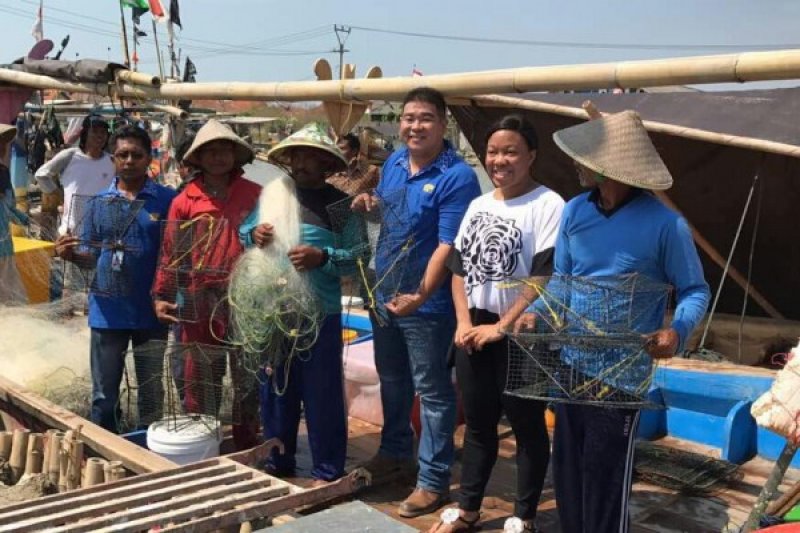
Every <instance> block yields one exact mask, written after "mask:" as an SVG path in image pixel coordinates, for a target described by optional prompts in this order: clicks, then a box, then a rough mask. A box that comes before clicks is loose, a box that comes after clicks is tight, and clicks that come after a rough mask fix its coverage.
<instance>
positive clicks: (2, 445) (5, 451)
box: [0, 431, 14, 462]
mask: <svg viewBox="0 0 800 533" xmlns="http://www.w3.org/2000/svg"><path fill="white" fill-rule="evenodd" d="M13 438H14V434H13V433H12V432H10V431H3V432H0V460H4V461H6V462H7V461H8V460H9V459H11V444H12V442H13Z"/></svg>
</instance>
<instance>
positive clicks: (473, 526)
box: [429, 507, 481, 533]
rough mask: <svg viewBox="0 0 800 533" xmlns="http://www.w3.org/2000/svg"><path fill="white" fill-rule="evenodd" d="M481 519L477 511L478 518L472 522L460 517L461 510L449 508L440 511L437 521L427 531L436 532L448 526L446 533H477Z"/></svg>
mask: <svg viewBox="0 0 800 533" xmlns="http://www.w3.org/2000/svg"><path fill="white" fill-rule="evenodd" d="M480 519H481V513H480V511H478V516H476V517H475V518H474V519H473V520H467V519H465V518H464V517H463V516H461V510H460V509H459V508H457V507H449V508H447V509H445V510H444V511H442V514H441V515H440V517H439V521H438V522H436V524H435V525H434V526H433V527H432V528H431V529H430V530H429V532H438V531H439V528H441V527H442V526H449V527H450V530H449V531H448V533H455V532H456V531H466V532H470V531H478V530H479V529H480V526H479V525H478V522H479V521H480Z"/></svg>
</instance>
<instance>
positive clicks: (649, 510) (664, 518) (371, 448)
mask: <svg viewBox="0 0 800 533" xmlns="http://www.w3.org/2000/svg"><path fill="white" fill-rule="evenodd" d="M462 432H463V427H462V428H459V431H457V433H456V445H457V449H458V450H460V447H461V442H462V434H463V433H462ZM500 432H501V435H508V436H506V437H505V438H503V439H502V441H501V443H500V457H499V458H498V461H497V465H496V466H495V469H494V472H493V474H492V478H491V481H490V482H489V486H488V488H487V491H486V498H485V499H484V503H483V515H482V524H481V526H482V528H481V531H485V532H492V531H502V530H503V522H504V521H505V519H506V517H508V516H509V515H510V513H511V511H512V509H513V496H514V491H515V476H516V469H515V465H514V452H515V449H516V445H515V442H514V437H513V436H512V435H510V432H509V431H508V428H506V427H504V426H501V427H500ZM349 433H350V435H349V442H348V453H347V462H348V467H351V466H355V465H357V464H359V463H361V462H363V461H365V460H366V459H368V458H369V457H371V456H372V455H373V454H374V453H375V452H376V450H377V449H378V444H379V441H380V427H378V426H375V425H372V424H368V423H365V422H363V421H361V420H358V419H355V418H350V426H349ZM659 442H660V443H661V444H665V445H670V446H675V447H679V448H680V449H682V450H688V451H694V452H698V453H703V454H707V455H712V456H714V455H715V450H714V449H713V448H708V447H704V446H700V445H696V444H693V443H689V442H686V441H679V440H677V439H673V438H664V439H662V440H661V441H659ZM298 448H299V453H298V477H295V478H291V479H288V480H287V481H290V482H291V483H295V484H297V485H301V486H303V485H308V483H309V482H310V480H309V479H308V478H307V476H309V471H310V455H309V450H308V443H307V439H306V438H305V429H304V428H301V437H300V439H299V441H298ZM716 456H717V457H718V456H719V455H718V453H716ZM772 466H773V463H772V462H770V461H767V460H764V459H761V458H755V459H752V460H750V461H748V462H747V463H746V464H744V465H742V469H741V470H742V472H743V478H742V479H741V480H740V481H738V482H735V483H733V484H732V485H730V486H729V487H728V488H726V489H724V490H720V491H719V492H716V493H714V494H712V495H710V496H688V495H684V494H679V493H676V491H674V490H669V489H666V488H662V487H659V486H655V485H651V484H648V483H644V482H636V483H635V484H634V486H633V496H632V500H631V518H632V522H633V523H632V528H631V531H632V532H634V533H653V532H659V533H673V532H692V533H693V532H698V533H699V532H712V531H728V530H730V531H734V530H735V529H736V527H737V526H739V525H741V524H742V523H743V522H744V520H745V519H746V517H747V515H748V513H749V512H750V509H751V508H752V506H753V504H754V502H755V500H756V498H757V497H758V494H759V492H760V490H761V487H762V486H763V485H764V483H765V481H766V479H767V477H768V475H769V472H770V470H771V469H772ZM460 470H461V465H460V462H459V461H458V460H457V461H456V464H455V465H454V467H453V485H452V488H453V490H456V489H457V487H458V479H459V476H460ZM799 480H800V470H798V469H790V470H789V471H788V472H787V474H786V477H785V478H784V482H783V484H782V485H781V491H782V492H783V491H785V490H787V489H788V488H789V487H790V486H791V485H793V484H794V483H795V482H797V481H799ZM412 488H413V487H412V486H411V485H408V484H405V483H400V482H396V483H390V484H386V485H382V486H378V487H372V488H368V489H366V490H365V491H363V492H362V493H360V494H358V496H357V497H358V498H359V499H361V500H362V501H364V502H366V503H368V504H369V505H371V506H372V507H374V508H376V509H378V510H380V511H382V512H384V513H386V514H387V515H389V516H391V517H392V518H394V519H396V520H400V521H402V522H404V523H406V524H408V525H410V526H412V527H414V528H417V529H419V530H422V531H427V529H428V528H430V526H431V525H433V524H434V523H435V522H436V520H437V517H438V513H437V514H434V515H428V516H422V517H419V518H415V519H411V520H408V519H403V518H400V517H399V516H398V515H397V513H396V512H395V509H396V508H397V506H398V505H399V503H400V502H402V500H403V499H404V498H405V497H406V496H408V494H409V492H410V491H411V489H412ZM538 522H539V527H540V529H541V530H542V531H544V532H546V533H554V532H558V531H561V529H560V526H559V521H558V513H557V510H556V502H555V495H554V492H553V485H552V481H551V478H550V473H548V478H547V481H546V484H545V489H544V492H543V493H542V498H541V501H540V503H539V518H538Z"/></svg>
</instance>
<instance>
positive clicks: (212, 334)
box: [153, 119, 261, 450]
mask: <svg viewBox="0 0 800 533" xmlns="http://www.w3.org/2000/svg"><path fill="white" fill-rule="evenodd" d="M183 160H184V161H186V162H187V163H189V164H191V165H192V166H193V167H195V168H196V169H198V170H197V172H196V175H195V177H194V179H193V180H192V181H190V182H189V183H188V184H187V185H186V187H185V188H184V189H183V190H182V191H181V192H180V194H178V196H177V197H176V198H175V201H174V202H173V203H172V207H171V208H170V211H169V217H168V220H167V224H166V227H165V230H164V242H163V246H162V250H161V258H160V264H159V270H158V275H157V276H156V281H155V284H154V286H153V297H154V300H155V310H156V314H157V315H158V317H159V319H160V320H162V321H163V322H166V323H178V322H180V328H179V330H180V339H178V340H179V342H180V343H182V344H195V343H200V344H203V345H214V346H220V345H223V344H224V343H225V341H226V340H227V338H228V333H229V332H228V325H229V321H228V314H227V307H226V306H225V305H224V301H225V298H226V296H227V290H228V281H229V278H230V272H231V270H232V268H233V265H234V263H235V262H236V260H237V259H238V258H239V256H240V255H241V254H242V252H243V251H244V248H243V246H242V244H241V243H240V242H239V236H238V234H237V232H236V228H237V227H238V226H239V225H240V224H241V223H242V221H243V220H244V218H245V217H246V216H247V214H248V213H250V212H251V211H252V210H253V209H254V207H255V205H256V202H257V200H258V195H259V194H260V193H261V186H259V185H257V184H255V183H253V182H252V181H250V180H248V179H247V178H246V177H245V176H244V171H243V170H242V167H243V166H244V165H245V164H247V163H249V162H251V161H252V160H253V149H252V148H251V147H250V145H249V144H247V143H246V142H245V141H244V140H242V139H241V138H240V137H239V136H238V135H236V134H235V133H234V132H233V130H231V129H230V128H229V127H228V126H226V125H225V124H222V123H221V122H219V121H217V120H214V119H211V120H209V121H208V122H207V123H206V124H205V125H203V127H202V128H200V130H199V131H198V132H197V135H196V137H195V138H194V141H193V142H192V145H191V146H190V147H189V149H188V151H187V152H186V155H185V156H184V157H183ZM190 306H191V307H192V313H191V316H189V312H188V311H186V309H187V308H188V307H190ZM190 352H191V350H186V354H185V357H184V360H183V365H184V373H183V379H184V383H185V389H184V407H185V409H186V411H187V412H190V413H202V414H211V415H213V416H217V415H218V414H219V413H218V411H219V408H220V404H221V402H222V399H221V393H222V377H223V375H224V374H225V366H226V365H225V358H224V357H215V358H214V360H213V361H211V362H210V367H211V368H201V367H203V366H204V364H203V363H200V362H199V361H196V360H195V359H196V358H195V357H193V355H192V354H191V353H190ZM231 370H232V372H233V374H234V375H233V376H232V377H233V379H234V387H236V388H238V389H248V387H245V386H244V383H242V382H240V381H239V380H238V374H239V370H240V368H239V364H238V354H237V353H235V351H232V352H231ZM204 376H205V377H204ZM206 377H207V378H206ZM208 389H213V394H208ZM211 403H213V405H209V404H211ZM234 409H235V410H237V412H236V413H235V418H238V420H235V421H234V425H233V439H234V443H235V444H236V447H237V449H240V450H242V449H247V448H250V447H252V446H255V445H256V444H257V443H258V417H257V414H256V410H257V403H256V399H255V390H254V389H252V390H237V395H236V398H235V403H234ZM239 410H240V411H239Z"/></svg>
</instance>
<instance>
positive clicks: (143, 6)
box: [121, 0, 150, 24]
mask: <svg viewBox="0 0 800 533" xmlns="http://www.w3.org/2000/svg"><path fill="white" fill-rule="evenodd" d="M121 1H122V5H123V6H125V7H129V8H131V18H132V19H133V23H134V24H139V22H141V17H142V15H144V14H145V13H147V12H148V11H150V4H149V3H148V2H147V0H121Z"/></svg>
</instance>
